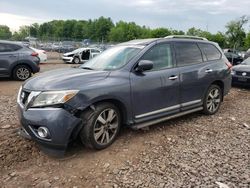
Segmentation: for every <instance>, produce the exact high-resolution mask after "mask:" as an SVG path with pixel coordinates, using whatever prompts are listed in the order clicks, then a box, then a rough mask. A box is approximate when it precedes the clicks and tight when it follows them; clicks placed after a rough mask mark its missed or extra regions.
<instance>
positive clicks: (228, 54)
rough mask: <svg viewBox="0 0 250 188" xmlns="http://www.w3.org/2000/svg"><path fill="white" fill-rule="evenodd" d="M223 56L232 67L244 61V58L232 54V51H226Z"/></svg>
mask: <svg viewBox="0 0 250 188" xmlns="http://www.w3.org/2000/svg"><path fill="white" fill-rule="evenodd" d="M224 54H225V56H226V57H227V59H228V61H229V62H230V63H231V64H232V65H233V66H234V65H239V64H240V63H241V62H242V61H243V60H244V58H243V57H242V56H241V55H239V54H238V53H236V52H233V51H227V52H225V53H224Z"/></svg>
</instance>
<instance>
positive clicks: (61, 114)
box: [18, 104, 82, 156]
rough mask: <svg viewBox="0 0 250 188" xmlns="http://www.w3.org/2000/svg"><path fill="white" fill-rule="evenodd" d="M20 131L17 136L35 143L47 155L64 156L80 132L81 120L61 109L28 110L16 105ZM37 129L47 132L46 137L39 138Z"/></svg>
mask: <svg viewBox="0 0 250 188" xmlns="http://www.w3.org/2000/svg"><path fill="white" fill-rule="evenodd" d="M18 115H19V120H20V123H21V126H22V127H21V129H20V130H19V132H18V134H19V135H21V136H23V137H25V138H28V139H32V140H34V141H36V142H37V143H38V144H39V145H40V146H41V149H42V150H43V151H44V152H45V153H48V154H52V155H57V156H58V155H60V156H61V155H64V153H65V150H66V149H67V146H68V143H69V141H71V139H73V137H74V136H75V135H77V133H78V132H79V131H80V129H81V127H82V120H81V119H80V118H77V117H75V116H74V115H73V114H71V113H69V112H68V111H66V110H65V109H63V108H52V107H50V108H29V109H27V110H25V109H24V108H23V106H22V105H21V104H18ZM39 127H41V128H44V129H46V130H48V136H47V137H41V134H39V133H38V130H39Z"/></svg>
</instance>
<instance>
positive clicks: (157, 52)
mask: <svg viewBox="0 0 250 188" xmlns="http://www.w3.org/2000/svg"><path fill="white" fill-rule="evenodd" d="M141 60H149V61H152V62H153V63H154V66H153V69H152V70H160V69H164V68H171V67H173V61H172V53H171V46H170V44H158V45H156V46H154V47H152V48H151V49H150V50H149V51H147V52H146V53H145V54H144V55H143V57H142V58H141Z"/></svg>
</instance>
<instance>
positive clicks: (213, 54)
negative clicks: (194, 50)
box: [199, 43, 221, 61]
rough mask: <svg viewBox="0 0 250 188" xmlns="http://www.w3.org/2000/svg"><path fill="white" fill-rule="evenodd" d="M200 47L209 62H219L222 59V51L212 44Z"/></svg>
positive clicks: (201, 44) (203, 44)
mask: <svg viewBox="0 0 250 188" xmlns="http://www.w3.org/2000/svg"><path fill="white" fill-rule="evenodd" d="M199 47H200V48H201V50H202V51H203V53H204V54H205V56H206V58H207V60H208V61H212V60H217V59H220V58H221V53H220V51H219V50H218V49H217V48H216V47H215V46H214V45H212V44H205V43H200V44H199Z"/></svg>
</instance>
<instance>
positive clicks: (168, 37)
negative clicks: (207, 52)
mask: <svg viewBox="0 0 250 188" xmlns="http://www.w3.org/2000/svg"><path fill="white" fill-rule="evenodd" d="M164 38H165V39H174V38H179V39H196V40H206V41H208V40H207V39H206V38H204V37H197V36H190V35H169V36H166V37H164Z"/></svg>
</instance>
